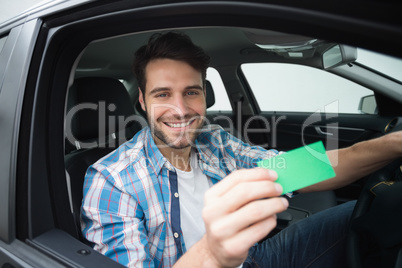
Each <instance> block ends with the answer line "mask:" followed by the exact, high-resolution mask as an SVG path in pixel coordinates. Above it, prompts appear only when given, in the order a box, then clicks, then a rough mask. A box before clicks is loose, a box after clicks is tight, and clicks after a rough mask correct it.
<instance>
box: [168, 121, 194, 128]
mask: <svg viewBox="0 0 402 268" xmlns="http://www.w3.org/2000/svg"><path fill="white" fill-rule="evenodd" d="M193 121H194V120H189V121H187V122H183V123H167V122H164V123H165V124H166V125H167V126H168V127H171V128H182V127H187V126H188V125H190V124H191V123H192V122H193Z"/></svg>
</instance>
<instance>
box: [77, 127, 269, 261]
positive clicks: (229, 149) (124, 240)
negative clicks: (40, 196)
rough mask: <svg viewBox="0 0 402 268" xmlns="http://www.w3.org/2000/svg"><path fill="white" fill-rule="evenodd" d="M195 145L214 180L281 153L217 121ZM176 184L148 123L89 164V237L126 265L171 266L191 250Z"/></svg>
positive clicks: (85, 206)
mask: <svg viewBox="0 0 402 268" xmlns="http://www.w3.org/2000/svg"><path fill="white" fill-rule="evenodd" d="M195 147H196V149H197V151H198V163H199V166H200V168H201V170H202V171H203V173H204V174H205V175H206V176H208V177H209V178H211V180H212V182H213V183H214V184H215V183H217V182H219V181H220V180H222V179H223V178H224V177H226V176H227V175H228V174H230V173H231V172H232V171H234V170H236V169H240V168H251V167H255V166H256V163H257V162H258V161H260V160H262V159H266V158H269V157H273V156H275V155H276V154H277V151H275V150H269V151H267V150H265V149H263V148H261V147H258V146H250V145H248V144H246V143H243V142H242V141H241V140H239V139H237V138H235V137H233V136H232V135H230V134H229V133H227V132H225V131H224V130H223V129H222V128H221V127H219V126H216V125H208V126H206V127H205V128H204V131H203V132H202V133H201V134H200V135H198V137H197V139H196V141H195ZM177 188H178V186H177V175H176V172H175V168H174V167H173V165H172V164H171V163H170V162H169V161H167V159H166V158H165V157H164V156H163V155H162V154H161V152H160V151H159V149H158V147H157V146H156V145H155V143H154V140H153V138H152V135H151V132H150V129H149V128H148V127H146V128H144V129H143V130H141V131H140V132H139V133H137V134H136V135H135V136H134V137H133V138H132V139H131V140H130V141H128V142H126V143H124V144H123V145H121V146H120V147H119V148H118V149H116V150H115V151H114V152H112V153H110V154H109V155H107V156H105V157H103V158H102V159H100V160H98V161H97V162H96V163H95V164H93V165H92V166H90V167H89V168H88V170H87V173H86V176H85V182H84V199H83V203H82V209H81V219H82V220H81V225H82V232H83V234H84V236H85V238H86V239H87V240H89V241H90V242H92V243H94V245H95V246H94V248H95V249H96V250H98V251H99V252H101V253H103V254H104V255H106V256H108V257H110V258H112V259H114V260H115V261H117V262H119V263H121V264H124V265H126V266H130V267H172V266H173V264H174V263H175V262H176V261H177V259H178V258H180V256H181V255H182V254H184V253H185V251H186V247H185V244H184V239H183V236H182V233H181V228H180V206H179V197H178V195H177V194H176V195H175V193H177V192H178V190H177Z"/></svg>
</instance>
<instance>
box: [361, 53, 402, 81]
mask: <svg viewBox="0 0 402 268" xmlns="http://www.w3.org/2000/svg"><path fill="white" fill-rule="evenodd" d="M356 62H358V63H360V64H363V65H365V66H367V67H369V68H371V69H374V70H376V71H378V72H380V73H383V74H385V75H387V76H389V77H392V78H394V79H396V80H398V81H399V82H402V71H401V70H402V60H401V59H398V58H395V57H390V56H387V55H384V54H380V53H376V52H372V51H369V50H365V49H361V48H359V49H358V50H357V60H356Z"/></svg>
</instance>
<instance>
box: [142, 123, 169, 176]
mask: <svg viewBox="0 0 402 268" xmlns="http://www.w3.org/2000/svg"><path fill="white" fill-rule="evenodd" d="M145 156H146V158H147V159H148V163H149V164H150V165H152V167H153V170H155V173H156V175H158V174H159V173H160V171H161V169H162V167H163V166H164V165H166V168H167V169H169V170H174V167H173V165H172V164H171V163H170V162H169V161H167V159H166V158H165V157H164V156H163V154H162V153H161V151H160V150H159V148H158V146H156V144H155V141H154V138H153V137H152V134H151V130H150V128H149V126H148V127H147V128H146V130H145Z"/></svg>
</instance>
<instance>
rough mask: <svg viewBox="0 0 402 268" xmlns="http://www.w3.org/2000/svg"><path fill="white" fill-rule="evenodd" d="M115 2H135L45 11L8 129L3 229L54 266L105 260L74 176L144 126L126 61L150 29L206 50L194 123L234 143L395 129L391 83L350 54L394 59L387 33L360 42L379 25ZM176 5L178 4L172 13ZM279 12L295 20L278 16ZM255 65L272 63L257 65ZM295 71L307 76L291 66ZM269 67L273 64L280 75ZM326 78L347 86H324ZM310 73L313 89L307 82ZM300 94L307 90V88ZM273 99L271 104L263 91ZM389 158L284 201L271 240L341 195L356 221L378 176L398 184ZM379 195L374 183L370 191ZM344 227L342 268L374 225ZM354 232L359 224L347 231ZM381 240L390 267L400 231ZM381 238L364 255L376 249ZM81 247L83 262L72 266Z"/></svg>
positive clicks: (367, 135)
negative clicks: (10, 152) (11, 229)
mask: <svg viewBox="0 0 402 268" xmlns="http://www.w3.org/2000/svg"><path fill="white" fill-rule="evenodd" d="M95 2H96V1H95ZM123 2H124V3H123ZM128 2H132V3H128ZM123 4H124V5H127V6H128V7H130V6H131V5H136V4H134V2H133V1H127V2H126V1H122V3H121V5H122V6H119V5H117V4H116V6H113V7H112V5H108V4H105V5H104V6H102V5H99V7H98V6H96V4H93V5H94V8H93V9H91V10H90V11H88V10H86V9H85V8H82V9H81V7H77V8H76V9H74V10H73V11H71V13H73V14H74V16H71V15H70V13H69V12H66V13H62V14H61V15H59V16H53V15H49V16H48V17H47V18H46V19H45V23H44V27H43V28H41V31H40V34H39V37H38V40H40V41H41V42H38V44H36V45H35V47H33V48H32V49H33V59H32V62H31V69H30V73H29V75H28V81H27V91H26V94H25V95H24V110H23V113H22V116H21V117H22V120H21V121H22V123H21V124H22V125H24V124H25V125H28V126H30V128H22V130H21V134H20V136H21V137H20V140H21V143H20V145H19V150H25V151H27V152H29V154H19V156H18V157H19V163H29V165H28V164H27V165H26V167H25V166H21V168H20V169H19V174H18V180H19V184H21V185H23V187H19V188H18V189H17V198H22V197H24V198H26V199H27V200H26V202H21V204H20V205H19V208H18V211H17V215H16V218H17V219H16V221H17V224H18V228H17V229H18V232H17V234H16V235H17V238H18V239H19V240H22V241H27V243H29V244H30V245H32V246H33V247H36V248H39V249H40V250H42V251H43V252H52V254H54V255H57V257H58V260H59V261H60V262H61V263H63V262H66V258H68V262H76V264H77V263H78V264H77V266H80V265H85V264H84V262H85V261H87V265H88V267H90V266H91V265H93V262H94V261H98V262H99V263H103V265H107V264H108V265H110V263H107V261H105V259H107V258H104V256H99V255H100V254H99V255H97V254H96V252H92V251H91V249H90V248H89V247H86V245H87V246H91V245H90V244H89V243H88V241H86V240H85V238H84V237H82V234H81V230H80V229H81V227H80V221H79V216H80V206H81V201H82V189H83V183H84V176H85V172H86V169H87V168H88V166H90V165H91V164H93V163H94V162H96V161H97V160H98V159H100V158H102V157H103V156H105V155H107V154H108V153H110V152H112V151H113V150H114V149H116V148H117V147H118V146H119V145H121V144H122V143H124V142H125V141H128V140H129V139H131V138H132V137H133V136H134V135H135V134H136V133H137V132H138V131H140V130H141V129H142V128H144V127H146V126H147V120H146V116H145V114H144V112H143V111H142V109H141V108H140V106H139V103H138V95H139V93H138V85H137V82H136V78H135V77H134V75H133V73H132V71H131V69H132V61H133V57H134V53H135V51H136V50H137V49H138V48H139V47H140V46H142V45H144V44H145V43H146V42H147V40H148V39H149V37H150V36H151V35H152V34H154V33H160V32H166V31H180V32H183V33H185V34H187V35H189V36H190V38H191V39H192V40H193V42H194V43H195V44H196V45H198V46H200V47H202V48H203V49H204V50H205V51H206V52H207V54H209V55H210V57H211V63H210V67H211V72H210V73H208V75H207V80H208V82H207V84H206V92H207V94H206V95H207V107H208V109H207V121H208V123H210V124H218V125H220V126H222V128H223V129H225V130H226V131H228V132H229V133H231V134H232V135H234V136H236V137H237V138H239V139H241V140H243V141H245V142H247V143H251V144H253V145H259V146H262V147H264V148H266V149H276V150H278V151H285V152H286V151H289V150H292V149H295V148H298V147H301V146H304V145H306V144H310V143H313V142H316V141H322V142H323V144H324V145H325V147H326V148H327V149H328V150H330V149H335V148H344V147H347V146H350V145H353V144H355V143H357V142H359V141H364V140H368V139H372V138H376V137H379V136H382V135H385V134H387V133H390V132H393V131H397V130H402V122H401V118H402V82H401V80H398V79H397V78H394V77H391V76H389V75H387V74H385V73H383V72H381V71H378V70H375V69H373V68H371V67H368V66H366V65H365V64H363V63H361V62H360V61H359V56H360V55H363V54H364V51H363V52H362V50H361V49H363V50H368V51H370V50H376V49H378V50H380V51H381V52H383V53H388V54H390V55H391V56H392V57H393V58H395V55H397V56H401V54H400V49H399V47H396V46H392V42H390V41H389V40H388V39H387V40H388V41H387V42H388V43H387V42H384V43H381V44H379V43H376V42H374V41H378V39H375V37H373V36H375V34H376V33H377V34H378V33H381V34H383V35H382V36H383V37H384V36H385V37H387V34H391V32H382V31H380V30H381V29H380V28H378V29H377V28H373V27H371V26H372V25H365V26H364V25H363V26H364V27H363V26H361V27H363V28H362V29H366V30H368V29H370V30H372V31H370V36H363V37H361V36H360V37H359V38H357V37H356V38H354V37H353V35H352V34H350V33H348V34H343V32H342V31H341V30H338V31H336V30H333V31H328V28H326V27H327V26H325V27H324V26H323V25H318V26H317V25H316V24H317V21H314V23H312V22H311V20H310V19H306V20H305V19H303V18H304V17H303V16H304V14H303V13H302V12H301V13H300V14H298V13H297V12H296V10H295V9H292V10H290V11H289V10H286V9H283V10H277V9H270V8H272V7H265V6H264V7H262V6H261V5H257V4H256V5H255V6H254V5H250V6H248V9H244V8H243V6H242V5H240V4H239V5H235V4H233V5H230V4H227V5H226V4H223V3H220V4H219V3H218V4H216V6H213V7H214V9H213V10H212V11H211V9H210V8H211V6H212V5H211V6H205V7H204V6H203V5H202V4H199V5H200V6H197V5H198V4H194V5H190V4H189V5H188V6H187V5H186V4H182V3H181V4H178V3H176V5H172V6H168V7H165V6H161V7H159V6H157V5H155V6H151V7H149V8H148V7H144V8H142V7H141V8H138V9H132V10H130V9H129V8H127V7H126V6H123ZM177 5H183V7H181V8H180V9H177V10H176V9H175V8H176V6H177ZM228 7H229V8H228ZM108 8H110V10H109V9H108ZM206 8H208V9H206ZM105 10H109V11H110V14H109V13H108V14H106V13H105ZM109 11H108V12H109ZM286 12H288V13H286ZM292 12H294V13H292ZM210 13H211V14H210ZM243 13H244V14H243ZM268 13H269V14H271V17H270V16H267V14H268ZM239 14H240V15H239ZM292 14H293V15H294V19H289V18H290V17H289V15H292ZM173 15H174V16H175V20H172V16H173ZM313 15H314V14H313ZM313 17H314V16H313ZM292 18H293V17H292ZM296 18H297V19H296ZM314 18H315V17H314ZM316 19H317V20H318V21H320V20H323V21H325V19H326V18H324V17H317V18H316ZM295 25H297V27H294V26H295ZM314 25H315V26H314ZM345 25H348V24H347V22H345ZM369 26H370V27H371V28H370V27H369ZM345 27H346V26H345ZM363 32H364V31H362V33H363ZM385 37H384V39H386V38H385ZM41 38H42V39H41ZM45 39H46V40H49V42H48V43H46V42H45V41H44V40H45ZM370 40H371V41H373V40H374V41H373V42H371V43H370V42H369V41H370ZM358 46H359V47H358ZM380 48H383V49H380ZM43 51H45V52H46V53H43V55H44V56H43V58H41V55H42V53H39V52H43ZM398 53H399V54H398ZM395 60H397V61H400V59H398V58H395ZM265 64H268V65H270V66H271V68H270V69H264V68H265ZM293 68H294V69H293ZM301 69H303V70H304V69H308V72H305V73H303V74H302V72H301V71H300V70H301ZM280 70H283V72H282V73H279V71H280ZM291 70H294V71H291ZM277 71H278V72H277ZM321 74H324V76H322V77H321ZM38 75H39V77H38ZM37 77H38V78H37ZM253 77H256V80H253ZM334 77H335V78H337V79H339V80H342V81H343V82H344V81H347V84H345V83H343V82H342V83H340V84H336V83H334V82H333V81H334V80H332V78H334ZM318 80H320V81H321V84H319V85H316V84H314V83H315V82H316V81H318ZM274 81H275V83H274ZM288 82H292V83H294V88H292V91H290V92H286V91H285V89H284V88H286V87H288ZM256 85H257V86H259V88H260V89H258V90H257V87H256ZM306 88H308V89H309V88H316V89H317V91H315V92H314V93H311V92H309V91H306ZM356 88H357V89H356ZM354 91H358V94H354ZM332 93H339V96H342V100H340V99H338V97H332V96H333V95H332ZM327 95H328V96H331V98H332V99H331V100H332V101H330V102H327V101H326V102H324V103H321V104H320V105H321V106H320V105H319V106H318V108H317V106H315V107H316V108H313V109H312V110H308V109H299V107H302V106H303V105H305V104H311V103H316V101H318V100H319V99H321V98H322V97H325V96H327ZM278 96H282V99H274V98H275V97H278ZM305 97H307V98H305ZM339 98H340V97H339ZM271 99H272V100H271ZM352 99H353V102H352V101H351V100H352ZM344 100H345V101H346V102H347V103H349V100H350V101H351V102H350V103H352V104H351V106H353V107H352V108H353V109H352V110H353V112H350V110H346V111H345V112H344V111H342V110H340V108H341V107H342V105H343V102H344ZM334 103H335V106H336V109H333V104H334ZM25 104H26V105H25ZM322 105H324V106H325V107H323V106H322ZM337 107H340V108H339V110H338V108H337ZM327 108H328V110H327ZM33 141H34V142H33ZM21 165H22V164H21ZM400 166H401V161H400V159H397V160H396V161H395V163H392V165H389V166H387V168H385V169H383V170H380V171H379V173H377V174H373V176H372V177H367V178H362V179H360V180H358V181H356V182H355V183H352V184H350V185H348V186H346V187H343V188H341V189H337V190H334V191H326V192H317V193H309V194H297V195H295V196H294V197H292V198H290V196H288V197H289V202H290V206H289V209H288V210H286V211H285V212H284V213H281V214H280V215H278V226H277V228H276V229H275V231H274V232H272V233H271V234H270V235H274V234H275V233H277V232H280V231H281V230H282V229H284V228H287V227H288V226H290V225H291V224H293V223H295V222H297V221H298V220H301V219H303V218H305V217H308V216H310V215H312V214H314V213H318V212H319V211H321V210H323V209H326V208H329V207H332V206H335V205H337V204H342V203H344V202H347V201H350V200H357V199H359V202H358V204H359V203H360V204H361V205H358V206H357V209H355V214H354V216H353V217H354V218H355V219H356V220H358V219H360V221H361V219H362V218H361V217H362V216H364V215H365V214H366V213H367V211H368V210H369V209H370V207H371V204H373V200H374V197H373V196H372V195H370V194H367V192H370V190H371V189H372V188H373V185H375V186H376V185H377V184H378V183H379V181H380V182H381V183H382V182H385V183H388V184H389V182H399V181H401V180H402V176H401V173H402V170H401V169H400ZM44 189H45V190H44ZM367 189H368V190H367ZM378 189H379V188H378ZM392 191H394V190H392ZM388 194H390V193H389V191H388V190H387V189H386V190H385V191H383V192H382V194H381V195H388ZM363 195H364V196H365V197H362V196H363ZM393 195H395V193H393ZM395 196H397V194H396V195H395ZM361 199H362V200H363V201H361V202H360V200H361ZM393 200H396V199H393ZM381 202H382V201H381V200H380V201H378V204H377V207H380V208H381V207H382V206H383V205H384V203H381ZM401 202H402V200H400V202H399V201H396V202H395V204H388V205H387V207H388V212H389V213H388V214H387V215H390V216H384V217H385V218H386V217H389V218H387V219H389V221H393V222H395V226H393V227H392V228H394V229H389V230H397V229H398V227H397V226H400V225H398V224H401V221H402V220H401V221H400V220H399V218H396V220H395V219H394V218H392V216H395V215H396V213H395V211H397V209H398V207H397V204H401ZM27 215H28V216H27ZM32 215H34V216H32ZM373 217H374V216H373ZM27 218H28V219H29V220H28V221H27V220H26V219H27ZM382 224H383V222H381V221H380V222H379V223H378V224H377V225H375V227H376V228H375V230H378V229H384V230H387V226H385V227H384V225H382ZM351 226H357V227H355V228H354V229H355V231H353V228H351V232H352V236H351V237H352V238H350V243H349V244H350V245H349V247H350V249H348V254H349V255H350V256H351V257H350V261H351V263H352V266H353V267H359V264H360V263H361V262H362V259H363V258H364V259H365V258H366V257H367V256H368V255H371V253H372V252H373V248H365V247H363V246H362V245H366V244H370V243H371V242H372V241H371V240H370V241H369V242H370V243H367V240H362V237H364V236H366V237H367V234H373V232H374V234H375V235H373V237H377V235H378V233H376V232H375V231H373V229H371V228H372V227H373V226H369V227H367V228H361V227H360V226H362V223H361V222H360V223H358V222H357V223H356V224H355V223H351ZM362 229H364V230H365V232H363V233H362V232H359V231H356V230H362ZM384 232H386V231H384ZM394 233H395V232H389V233H387V235H381V237H390V234H394ZM374 240H375V239H374ZM55 241H63V242H64V243H63V245H60V244H58V243H56V242H55ZM67 241H68V242H67ZM390 241H391V240H390V239H388V240H386V242H387V243H386V244H387V250H388V248H389V247H392V250H390V251H387V250H385V251H387V254H389V255H387V256H392V260H393V261H394V263H395V260H396V259H397V258H396V257H395V256H397V255H398V254H399V255H400V257H399V261H401V262H402V250H400V249H401V248H402V247H401V245H400V244H398V243H399V242H398V241H402V239H400V240H396V241H397V242H395V243H394V241H393V240H392V241H391V242H390ZM384 243H385V242H384ZM83 244H86V245H83ZM381 245H383V244H381ZM381 245H380V246H376V247H375V249H374V251H377V252H380V251H381V252H383V251H382V250H383V248H382V247H381ZM63 246H64V247H63ZM67 246H68V247H69V249H71V252H68V257H66V256H65V255H64V254H67V250H66V248H65V247H67ZM379 248H380V249H381V250H379ZM78 249H80V250H78ZM81 249H82V251H81ZM77 250H78V251H77ZM77 252H78V254H76V253H77ZM91 252H92V253H91ZM84 255H85V256H89V257H88V259H85V260H84V259H83V258H82V257H83V256H84ZM382 255H383V254H382ZM389 259H391V257H390V258H389ZM376 261H377V262H376V263H378V262H381V261H383V259H379V260H376ZM106 267H108V266H106Z"/></svg>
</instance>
